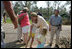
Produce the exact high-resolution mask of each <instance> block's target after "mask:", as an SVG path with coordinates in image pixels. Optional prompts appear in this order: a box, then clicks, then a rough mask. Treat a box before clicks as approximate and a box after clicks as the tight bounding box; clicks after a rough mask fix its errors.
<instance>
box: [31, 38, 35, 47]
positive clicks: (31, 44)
mask: <svg viewBox="0 0 72 49" xmlns="http://www.w3.org/2000/svg"><path fill="white" fill-rule="evenodd" d="M33 41H34V37H32V41H31V45H30V48H32V44H33Z"/></svg>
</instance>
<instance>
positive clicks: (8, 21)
mask: <svg viewBox="0 0 72 49" xmlns="http://www.w3.org/2000/svg"><path fill="white" fill-rule="evenodd" d="M6 22H7V23H9V24H11V23H12V21H11V19H10V18H7V19H6ZM46 22H47V23H48V24H49V22H48V21H46ZM30 24H32V21H31V20H30Z"/></svg>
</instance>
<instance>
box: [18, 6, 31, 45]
mask: <svg viewBox="0 0 72 49" xmlns="http://www.w3.org/2000/svg"><path fill="white" fill-rule="evenodd" d="M27 11H28V8H27V7H24V10H23V13H22V14H20V15H19V22H20V23H19V24H21V25H20V26H21V28H22V33H23V38H24V39H23V41H24V45H26V44H27V40H28V33H29V32H30V22H29V16H28V13H27Z"/></svg>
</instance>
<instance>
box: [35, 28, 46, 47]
mask: <svg viewBox="0 0 72 49" xmlns="http://www.w3.org/2000/svg"><path fill="white" fill-rule="evenodd" d="M46 34H47V28H45V27H44V28H43V29H42V31H41V32H40V33H39V34H38V35H37V37H36V39H37V42H38V45H37V48H44V45H45V42H46V37H45V36H46Z"/></svg>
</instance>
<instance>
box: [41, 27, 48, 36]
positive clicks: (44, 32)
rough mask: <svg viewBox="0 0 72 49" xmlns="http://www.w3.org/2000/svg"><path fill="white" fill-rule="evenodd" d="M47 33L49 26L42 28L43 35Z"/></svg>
mask: <svg viewBox="0 0 72 49" xmlns="http://www.w3.org/2000/svg"><path fill="white" fill-rule="evenodd" d="M46 34H47V28H46V27H43V29H42V35H44V36H45V35H46Z"/></svg>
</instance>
